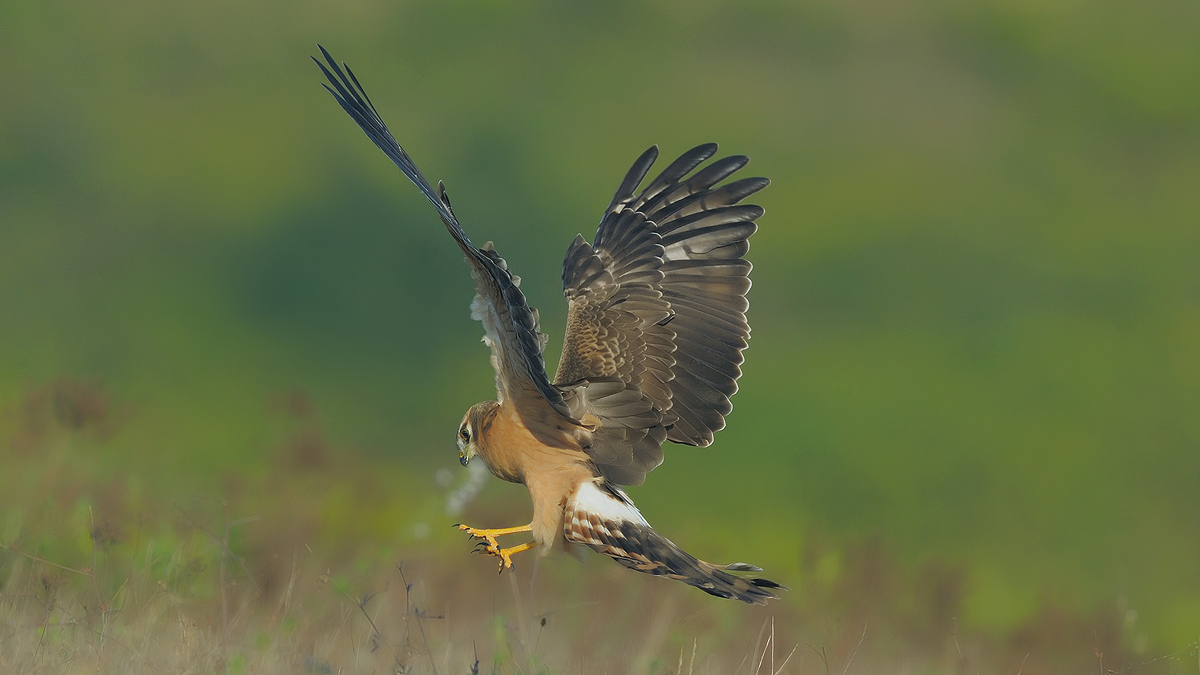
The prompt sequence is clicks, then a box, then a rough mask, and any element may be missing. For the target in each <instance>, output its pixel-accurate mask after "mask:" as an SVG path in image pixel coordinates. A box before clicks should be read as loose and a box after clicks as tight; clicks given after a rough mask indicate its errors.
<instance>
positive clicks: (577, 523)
mask: <svg viewBox="0 0 1200 675" xmlns="http://www.w3.org/2000/svg"><path fill="white" fill-rule="evenodd" d="M565 515H566V519H565V521H564V534H565V535H566V539H567V541H570V542H574V543H577V544H583V545H585V546H588V547H590V548H591V549H592V550H594V551H596V552H597V553H602V554H604V555H606V556H608V557H610V558H612V559H613V560H616V561H617V562H619V563H621V564H622V565H624V566H625V567H628V568H629V569H631V570H636V571H638V572H645V573H646V574H653V575H655V576H663V577H667V578H669V579H675V580H677V581H682V582H683V583H685V584H689V585H691V586H695V587H696V588H699V589H700V590H702V591H704V592H705V593H708V594H710V595H715V596H717V597H719V598H732V599H736V600H741V601H742V602H747V603H750V604H752V605H764V604H766V602H767V600H776V599H778V598H779V595H777V594H776V592H775V591H779V590H787V587H786V586H783V585H781V584H778V583H775V582H774V581H771V580H769V579H763V578H761V577H754V576H738V575H736V574H730V573H731V572H752V573H753V572H761V571H762V570H761V569H759V568H758V567H755V566H753V565H748V564H746V563H732V564H729V565H713V564H711V563H706V562H704V561H703V560H699V559H697V558H696V557H695V556H693V555H691V554H690V553H688V552H687V551H684V550H683V549H681V548H679V547H678V546H676V545H675V544H674V543H673V542H671V540H669V539H667V538H666V537H664V536H662V535H661V534H659V533H658V532H656V531H655V530H654V528H652V527H650V524H649V523H648V522H646V519H645V518H643V517H642V515H641V513H640V512H638V510H637V508H636V507H635V506H634V505H633V502H632V501H631V500H630V499H629V497H628V496H626V495H625V493H624V492H622V491H621V490H619V489H618V488H616V487H614V486H611V485H608V484H603V483H601V484H596V483H591V482H589V483H584V484H583V485H582V486H580V489H579V491H578V492H577V493H576V496H575V498H574V499H573V500H571V502H570V503H569V504H568V506H567V510H566V514H565Z"/></svg>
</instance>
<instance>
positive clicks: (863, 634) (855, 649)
mask: <svg viewBox="0 0 1200 675" xmlns="http://www.w3.org/2000/svg"><path fill="white" fill-rule="evenodd" d="M866 639H867V624H865V623H864V624H863V632H862V635H860V636H859V638H858V644H856V645H854V651H852V652H850V658H849V659H847V660H846V667H845V668H842V675H846V673H847V672H848V671H849V670H850V664H851V663H854V657H855V656H857V655H858V648H859V647H862V643H863V640H866Z"/></svg>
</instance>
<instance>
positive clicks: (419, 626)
mask: <svg viewBox="0 0 1200 675" xmlns="http://www.w3.org/2000/svg"><path fill="white" fill-rule="evenodd" d="M396 570H397V571H398V572H400V580H401V581H403V582H404V608H405V611H406V612H411V613H412V615H413V616H415V617H416V618H417V630H419V631H421V641H422V642H423V643H425V653H426V654H428V655H429V667H430V668H432V669H433V675H438V671H437V663H436V662H435V661H434V659H433V650H432V649H430V648H429V638H427V637H425V624H423V623H421V618H422V617H423V616H424V614H422V613H421V612H420V611H419V610H418V609H417V608H416V607H413V605H412V602H410V601H409V597H410V594H411V593H412V584H410V583H408V577H406V576H404V562H403V561H401V562H398V563H396Z"/></svg>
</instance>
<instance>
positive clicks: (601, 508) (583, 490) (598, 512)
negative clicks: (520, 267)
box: [571, 480, 650, 527]
mask: <svg viewBox="0 0 1200 675" xmlns="http://www.w3.org/2000/svg"><path fill="white" fill-rule="evenodd" d="M613 490H616V491H617V492H619V493H620V494H621V496H622V497H625V501H621V500H620V499H617V498H616V497H614V496H612V495H611V494H609V492H608V491H607V490H604V489H601V488H600V486H598V485H596V483H595V481H592V480H585V481H583V482H582V483H580V484H579V489H578V490H577V491H576V492H575V499H574V500H573V503H572V504H571V507H572V510H573V511H577V512H582V513H585V514H588V515H592V516H595V517H597V518H598V519H600V520H601V521H607V522H611V523H628V522H633V523H638V524H640V525H646V526H647V527H649V525H650V523H648V522H646V519H645V518H644V517H642V513H641V512H640V511H638V510H637V507H636V506H634V505H633V501H632V500H631V499H629V497H627V496H625V493H624V492H620V490H618V489H617V488H613ZM579 515H580V514H578V513H577V514H575V517H576V519H578V517H579Z"/></svg>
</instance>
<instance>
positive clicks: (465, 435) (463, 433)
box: [458, 427, 471, 441]
mask: <svg viewBox="0 0 1200 675" xmlns="http://www.w3.org/2000/svg"><path fill="white" fill-rule="evenodd" d="M458 436H459V438H461V439H463V440H464V441H470V440H471V431H470V430H469V429H467V428H466V427H459V429H458Z"/></svg>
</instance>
